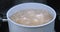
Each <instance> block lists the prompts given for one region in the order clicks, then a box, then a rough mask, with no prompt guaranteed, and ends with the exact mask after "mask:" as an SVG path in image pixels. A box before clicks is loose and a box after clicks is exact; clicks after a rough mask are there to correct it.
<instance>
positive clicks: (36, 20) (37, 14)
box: [10, 9, 52, 26]
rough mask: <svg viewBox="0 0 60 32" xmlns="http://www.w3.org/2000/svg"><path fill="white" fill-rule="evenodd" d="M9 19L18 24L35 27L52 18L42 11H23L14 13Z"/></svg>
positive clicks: (45, 11)
mask: <svg viewBox="0 0 60 32" xmlns="http://www.w3.org/2000/svg"><path fill="white" fill-rule="evenodd" d="M10 18H11V20H13V21H14V22H16V23H18V24H23V25H28V26H36V25H41V24H45V23H47V22H49V21H50V20H51V19H52V16H51V14H50V13H49V12H48V11H47V10H43V9H23V10H20V11H18V12H16V13H14V14H13V15H12V16H11V17H10Z"/></svg>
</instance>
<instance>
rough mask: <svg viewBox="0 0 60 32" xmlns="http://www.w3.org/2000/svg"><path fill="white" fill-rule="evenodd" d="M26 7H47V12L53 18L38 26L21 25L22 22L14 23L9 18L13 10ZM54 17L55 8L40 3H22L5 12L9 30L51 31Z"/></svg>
mask: <svg viewBox="0 0 60 32" xmlns="http://www.w3.org/2000/svg"><path fill="white" fill-rule="evenodd" d="M27 8H36V9H38V8H40V9H47V11H49V13H51V15H52V16H53V19H52V20H51V21H49V22H48V23H46V24H42V25H38V26H26V25H22V24H18V23H15V22H14V21H12V20H11V19H10V16H12V15H13V14H14V13H15V12H17V11H20V10H21V9H27ZM55 18H56V12H55V10H54V9H53V8H51V7H49V6H47V5H45V4H41V3H22V4H19V5H16V6H14V7H12V8H11V9H9V10H8V12H7V19H8V24H9V31H10V32H53V31H54V20H55Z"/></svg>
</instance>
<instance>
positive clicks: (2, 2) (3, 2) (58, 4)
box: [0, 0, 60, 32]
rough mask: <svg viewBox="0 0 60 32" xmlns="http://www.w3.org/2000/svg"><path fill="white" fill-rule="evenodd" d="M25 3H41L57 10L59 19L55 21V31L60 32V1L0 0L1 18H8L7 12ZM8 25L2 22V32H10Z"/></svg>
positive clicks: (0, 29)
mask: <svg viewBox="0 0 60 32" xmlns="http://www.w3.org/2000/svg"><path fill="white" fill-rule="evenodd" d="M23 2H39V3H43V4H46V5H49V6H51V7H52V8H54V9H55V11H56V13H57V18H56V20H55V31H56V32H60V31H59V30H60V22H59V20H60V19H59V17H60V1H59V0H43V1H41V0H0V16H1V18H6V12H7V11H8V10H9V9H10V8H11V7H12V6H14V5H17V4H20V3H23ZM8 31H9V30H8V23H7V22H2V21H0V32H8Z"/></svg>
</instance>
